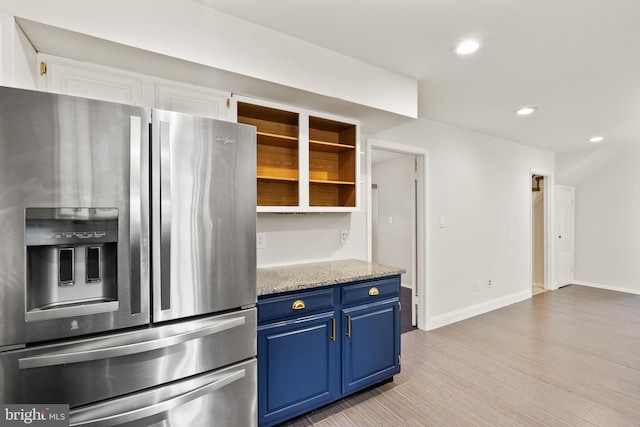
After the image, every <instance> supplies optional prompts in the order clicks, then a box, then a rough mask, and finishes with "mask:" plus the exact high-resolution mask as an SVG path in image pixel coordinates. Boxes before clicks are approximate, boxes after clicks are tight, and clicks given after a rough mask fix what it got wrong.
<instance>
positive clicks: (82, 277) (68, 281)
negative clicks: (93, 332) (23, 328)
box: [25, 208, 118, 321]
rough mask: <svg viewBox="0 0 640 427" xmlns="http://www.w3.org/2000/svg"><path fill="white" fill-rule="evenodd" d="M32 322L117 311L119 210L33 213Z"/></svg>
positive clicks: (29, 231) (29, 239) (29, 223)
mask: <svg viewBox="0 0 640 427" xmlns="http://www.w3.org/2000/svg"><path fill="white" fill-rule="evenodd" d="M25 240H26V246H27V248H26V249H27V307H26V310H27V312H26V319H27V321H36V320H46V319H52V318H58V317H69V316H75V315H79V314H91V313H98V312H104V311H112V310H116V309H117V307H118V286H117V277H118V275H117V262H118V256H117V251H118V210H117V209H115V208H27V209H26V215H25Z"/></svg>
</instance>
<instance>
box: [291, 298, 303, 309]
mask: <svg viewBox="0 0 640 427" xmlns="http://www.w3.org/2000/svg"><path fill="white" fill-rule="evenodd" d="M305 307H306V305H305V304H304V301H302V300H301V299H298V300H295V301H294V302H293V304H292V305H291V308H292V309H293V310H302V309H303V308H305Z"/></svg>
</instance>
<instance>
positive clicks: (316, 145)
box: [309, 139, 356, 153]
mask: <svg viewBox="0 0 640 427" xmlns="http://www.w3.org/2000/svg"><path fill="white" fill-rule="evenodd" d="M355 148H356V147H355V145H347V144H337V143H334V142H325V141H316V140H311V139H310V140H309V150H312V151H325V152H328V153H341V152H343V151H346V150H354V149H355Z"/></svg>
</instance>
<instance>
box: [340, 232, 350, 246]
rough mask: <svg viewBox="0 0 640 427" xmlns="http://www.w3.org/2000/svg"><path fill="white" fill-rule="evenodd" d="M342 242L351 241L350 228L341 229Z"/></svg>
mask: <svg viewBox="0 0 640 427" xmlns="http://www.w3.org/2000/svg"><path fill="white" fill-rule="evenodd" d="M340 243H342V244H344V243H349V230H340Z"/></svg>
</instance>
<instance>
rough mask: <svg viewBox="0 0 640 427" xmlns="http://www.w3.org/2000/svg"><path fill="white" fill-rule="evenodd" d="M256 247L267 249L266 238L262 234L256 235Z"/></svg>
mask: <svg viewBox="0 0 640 427" xmlns="http://www.w3.org/2000/svg"><path fill="white" fill-rule="evenodd" d="M256 247H257V248H258V249H264V248H266V247H267V237H266V236H265V234H264V233H256Z"/></svg>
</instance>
